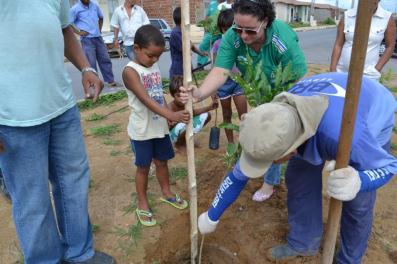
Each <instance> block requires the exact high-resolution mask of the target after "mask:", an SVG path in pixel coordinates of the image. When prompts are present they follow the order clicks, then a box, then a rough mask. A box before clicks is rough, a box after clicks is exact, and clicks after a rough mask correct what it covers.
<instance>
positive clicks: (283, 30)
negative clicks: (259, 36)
mask: <svg viewBox="0 0 397 264" xmlns="http://www.w3.org/2000/svg"><path fill="white" fill-rule="evenodd" d="M247 52H249V54H250V56H251V58H252V59H253V62H254V65H256V64H257V63H258V62H259V61H260V60H261V59H262V60H263V64H262V67H263V72H264V73H265V75H266V77H267V78H268V81H269V82H270V83H273V82H274V76H273V73H274V72H275V71H276V68H277V66H278V65H279V64H280V63H281V65H282V66H283V67H285V66H286V65H288V63H289V62H292V69H293V71H294V73H295V74H296V79H299V78H301V77H302V76H303V75H305V73H306V72H307V65H306V60H305V56H304V55H303V52H302V50H301V48H300V47H299V41H298V36H297V35H296V33H295V31H294V30H292V29H291V27H290V26H288V25H287V24H286V23H284V22H282V21H280V20H277V19H276V20H274V21H273V23H272V25H271V26H270V27H268V28H267V29H266V40H265V43H264V44H263V46H262V48H261V50H260V52H259V53H256V52H255V51H254V50H253V49H251V48H250V47H248V46H247V45H246V44H244V42H243V41H242V39H241V38H240V36H239V35H238V34H237V33H235V32H234V31H233V30H232V29H231V28H230V29H229V30H228V31H227V32H226V33H225V35H224V36H223V38H222V43H221V45H220V47H219V51H218V54H217V56H216V62H215V66H216V67H220V68H223V69H227V70H231V69H232V68H233V65H234V64H236V65H237V68H238V69H239V70H240V72H241V73H242V74H243V75H244V72H245V65H244V63H242V62H243V61H244V60H246V56H247Z"/></svg>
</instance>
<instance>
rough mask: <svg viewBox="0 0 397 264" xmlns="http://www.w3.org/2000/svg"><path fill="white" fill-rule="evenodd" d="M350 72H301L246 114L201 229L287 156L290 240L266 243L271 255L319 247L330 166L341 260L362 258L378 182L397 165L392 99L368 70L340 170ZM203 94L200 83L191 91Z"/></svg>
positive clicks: (303, 253) (303, 252) (213, 222)
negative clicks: (232, 159)
mask: <svg viewBox="0 0 397 264" xmlns="http://www.w3.org/2000/svg"><path fill="white" fill-rule="evenodd" d="M346 85H347V75H346V74H344V73H326V74H319V75H315V76H311V77H309V78H305V79H302V80H301V81H299V82H298V83H297V84H295V85H294V86H293V87H292V88H291V89H290V90H289V91H288V92H284V93H281V94H279V95H278V96H276V97H275V98H274V100H273V101H272V102H271V103H267V104H263V105H261V106H259V107H257V108H254V109H253V110H252V111H250V112H249V113H247V114H246V116H245V117H244V118H243V121H242V123H241V126H240V144H241V146H242V149H243V151H242V154H241V157H240V159H239V161H238V162H237V163H236V165H235V166H234V169H233V170H232V171H230V172H229V173H228V175H227V176H226V177H225V178H224V180H223V182H222V184H221V185H220V187H219V189H218V191H217V193H216V195H215V198H214V200H213V202H212V204H211V206H210V207H209V209H208V211H206V212H204V213H203V214H201V215H200V217H199V219H198V226H199V230H200V232H201V233H202V234H206V233H210V232H213V231H214V230H215V228H216V225H217V224H218V222H219V218H220V217H221V215H222V214H223V212H224V211H225V210H226V208H227V207H228V206H230V205H231V204H232V203H233V202H234V201H235V200H236V199H237V197H238V196H239V194H240V192H241V191H242V190H243V188H244V186H245V185H246V183H247V181H248V179H249V178H256V177H261V176H262V175H263V174H264V173H265V172H266V170H267V169H268V168H269V167H270V165H271V164H272V163H273V162H274V163H281V162H285V161H287V160H289V163H288V166H287V171H286V175H285V180H286V185H287V188H288V196H287V207H288V223H289V231H288V235H287V242H286V243H285V244H282V245H278V246H275V247H273V248H271V249H270V250H269V251H268V257H269V258H271V259H272V260H286V259H289V258H294V257H297V256H312V255H315V254H317V252H318V250H319V247H320V241H321V237H322V234H323V222H322V170H323V167H324V164H325V162H326V161H331V162H329V163H328V165H327V167H326V169H327V170H328V171H330V175H329V177H328V178H327V194H328V195H329V196H331V197H333V198H336V199H338V200H341V201H343V209H342V218H341V236H340V240H341V241H340V248H339V250H338V253H337V254H338V255H337V256H336V261H337V263H339V264H345V263H348V264H356V263H357V264H358V263H361V259H362V257H363V255H364V254H365V251H366V248H367V243H368V239H369V236H370V233H371V226H372V222H373V209H374V203H375V197H376V190H377V189H378V188H380V187H381V186H383V185H385V184H386V183H387V182H388V181H389V180H390V179H391V178H392V177H393V175H394V174H395V173H396V172H397V160H396V158H395V157H393V156H392V155H391V154H389V148H390V139H391V135H392V129H393V126H394V105H395V99H394V97H393V96H392V94H391V93H390V92H389V91H388V90H387V89H386V88H385V87H384V86H382V85H381V84H379V83H377V82H375V81H372V80H370V79H367V78H365V77H364V78H363V80H362V87H361V94H360V98H359V104H358V109H357V119H356V123H355V129H354V134H353V141H352V146H351V152H350V161H349V166H348V167H346V168H342V169H338V170H335V168H334V166H335V162H334V161H333V160H335V159H336V153H337V149H338V141H339V135H340V130H341V120H342V113H343V106H344V101H345V94H346V90H345V88H346ZM195 95H197V97H198V98H199V95H200V93H199V91H193V96H195Z"/></svg>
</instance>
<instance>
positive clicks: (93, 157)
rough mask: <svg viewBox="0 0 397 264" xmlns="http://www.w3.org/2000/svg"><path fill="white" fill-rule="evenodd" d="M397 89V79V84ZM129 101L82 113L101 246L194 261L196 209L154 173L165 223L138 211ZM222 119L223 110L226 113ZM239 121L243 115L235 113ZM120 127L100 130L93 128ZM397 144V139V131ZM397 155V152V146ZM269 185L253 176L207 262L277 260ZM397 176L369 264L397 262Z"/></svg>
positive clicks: (0, 211) (178, 185)
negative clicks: (163, 189) (164, 194)
mask: <svg viewBox="0 0 397 264" xmlns="http://www.w3.org/2000/svg"><path fill="white" fill-rule="evenodd" d="M324 69H325V67H324V66H318V65H311V72H320V71H323V70H324ZM390 85H391V86H392V87H397V77H396V76H394V78H393V80H392V81H391V82H390ZM126 104H127V101H126V100H125V99H124V100H122V101H119V102H116V103H114V104H112V105H110V106H101V107H98V108H94V109H92V110H86V111H83V112H82V123H83V129H84V135H85V140H86V146H87V149H88V155H89V158H90V166H91V174H92V181H91V187H90V193H89V196H90V204H89V205H90V206H89V207H90V215H91V221H92V223H93V225H94V234H95V247H96V248H97V249H99V250H102V251H105V252H107V253H109V254H111V255H113V256H114V257H115V258H116V260H117V262H118V263H127V264H129V263H134V264H138V263H145V264H146V263H149V264H156V263H157V264H158V263H170V264H171V263H172V264H174V263H189V257H190V224H189V221H190V220H189V210H188V209H187V210H184V211H179V210H177V209H175V208H173V207H170V206H168V205H165V204H162V203H160V202H159V198H160V197H161V193H160V190H159V186H158V183H157V181H156V178H155V176H154V173H152V174H151V176H150V180H149V188H148V193H149V198H150V202H151V206H152V208H153V210H154V213H155V215H156V218H157V221H158V223H159V224H158V225H157V226H155V227H151V228H146V227H142V226H140V225H138V224H137V219H136V217H135V215H134V213H133V209H134V205H135V187H134V175H135V169H134V167H133V165H132V160H133V154H132V153H131V150H130V144H129V139H128V135H127V133H126V126H127V122H128V116H129V110H127V109H122V110H120V111H116V110H119V109H121V108H123V107H124V106H125V105H126ZM114 111H116V112H115V113H113V114H111V115H109V116H107V118H105V119H103V120H99V121H87V118H89V117H92V115H93V114H94V113H95V114H97V115H106V114H109V113H111V112H114ZM218 115H219V118H218V120H220V117H221V113H220V111H218ZM213 120H214V119H212V121H211V122H210V124H209V125H208V126H207V127H206V128H205V129H204V130H203V132H201V133H200V134H199V136H198V139H199V145H200V146H199V147H197V148H196V149H195V161H196V173H197V185H198V212H199V213H201V212H203V211H205V210H206V209H207V207H208V206H209V204H210V203H211V202H212V198H213V197H214V194H215V191H216V190H217V187H218V185H219V184H220V182H221V180H222V178H223V176H224V175H225V174H226V172H227V171H226V168H225V165H224V164H223V162H222V156H223V153H224V152H225V142H226V138H225V136H224V133H223V131H222V132H221V140H220V142H221V144H220V148H219V149H218V150H215V151H214V150H210V149H209V148H208V138H209V130H210V127H211V126H213ZM234 121H235V122H236V123H237V118H236V116H234ZM104 126H112V127H113V128H114V131H113V132H114V133H113V134H111V133H110V135H102V136H100V135H95V134H96V133H95V132H94V131H95V130H92V129H93V128H98V127H104ZM393 142H394V143H396V144H397V138H396V135H394V136H393ZM394 154H396V152H394ZM186 164H187V163H186V153H185V152H183V151H177V152H176V157H175V158H174V159H173V160H172V161H170V162H169V168H170V171H171V172H172V173H171V174H172V177H171V181H172V183H173V184H172V188H173V190H174V191H175V192H178V193H180V194H181V195H182V196H183V197H186V198H187V197H188V178H187V173H186ZM260 185H261V180H260V179H258V180H252V181H250V182H249V184H248V185H247V188H246V189H245V190H244V191H243V192H242V194H241V195H240V197H239V198H238V200H237V201H236V202H235V203H234V204H233V205H232V206H231V207H230V208H229V210H228V211H227V212H226V213H225V214H224V215H223V217H222V218H221V222H220V224H219V225H218V228H217V230H216V232H215V233H213V234H210V235H208V236H206V237H205V242H204V250H203V262H202V263H205V264H208V263H212V264H223V263H271V262H269V261H268V260H267V259H266V250H267V249H268V248H270V247H271V246H273V245H276V244H279V243H282V242H283V241H284V239H285V235H286V232H287V230H288V223H287V208H286V194H287V190H286V187H285V184H284V183H283V182H282V184H281V185H280V186H278V187H277V188H276V192H275V195H273V196H272V197H271V199H269V200H268V201H266V202H263V203H257V202H254V201H252V199H251V197H252V194H253V193H254V192H255V190H256V189H257V188H258V187H259V186H260ZM396 189H397V178H396V177H394V178H393V179H392V181H391V182H390V183H389V184H387V185H386V186H385V187H383V188H381V189H380V190H379V192H378V198H377V204H376V210H375V216H374V225H373V230H372V236H371V239H370V242H369V246H368V250H367V253H366V256H365V258H364V261H363V263H365V264H376V263H382V264H389V263H397V221H396V219H397V204H396V203H395V201H397V191H396ZM327 200H328V199H327V197H326V196H325V195H324V197H323V202H324V222H325V221H326V214H327V207H328V206H327ZM21 257H22V256H21V253H20V251H19V249H18V241H17V238H16V236H15V229H14V224H13V222H12V218H11V205H10V204H9V203H7V202H6V201H5V200H4V199H3V198H0V263H4V264H8V263H10V264H11V263H20V261H21ZM288 263H310V264H314V263H320V257H319V256H316V257H306V258H297V259H296V260H294V261H290V262H288Z"/></svg>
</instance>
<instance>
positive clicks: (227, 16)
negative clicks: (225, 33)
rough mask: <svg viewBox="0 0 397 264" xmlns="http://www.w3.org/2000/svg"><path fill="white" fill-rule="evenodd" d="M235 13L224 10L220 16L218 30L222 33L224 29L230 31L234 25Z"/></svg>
mask: <svg viewBox="0 0 397 264" xmlns="http://www.w3.org/2000/svg"><path fill="white" fill-rule="evenodd" d="M233 21H234V13H233V10H231V9H225V10H222V11H221V12H220V13H219V15H218V23H217V26H218V29H219V31H220V32H222V30H223V29H226V30H227V29H228V28H230V27H231V26H232V25H233Z"/></svg>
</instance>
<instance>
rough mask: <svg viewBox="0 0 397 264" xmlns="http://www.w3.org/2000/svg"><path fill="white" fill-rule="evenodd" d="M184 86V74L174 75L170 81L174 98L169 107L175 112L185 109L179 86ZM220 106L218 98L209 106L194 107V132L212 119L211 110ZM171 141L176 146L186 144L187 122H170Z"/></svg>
mask: <svg viewBox="0 0 397 264" xmlns="http://www.w3.org/2000/svg"><path fill="white" fill-rule="evenodd" d="M181 86H183V76H178V75H174V76H173V77H172V79H171V82H170V94H171V96H172V97H173V98H174V100H172V101H171V102H170V103H168V108H169V109H171V110H172V111H174V112H178V111H182V110H184V109H185V104H183V103H182V102H181V99H180V90H179V88H180V87H181ZM216 108H218V100H216V99H213V100H212V103H211V104H210V105H208V106H204V107H200V108H193V133H194V134H197V133H198V132H200V130H201V129H202V128H203V127H204V126H205V125H206V124H207V123H208V122H209V121H210V120H211V113H210V111H211V110H215V109H216ZM168 125H169V128H170V138H171V142H172V143H174V144H175V146H176V147H179V146H186V141H185V131H186V124H185V123H173V122H169V124H168Z"/></svg>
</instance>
